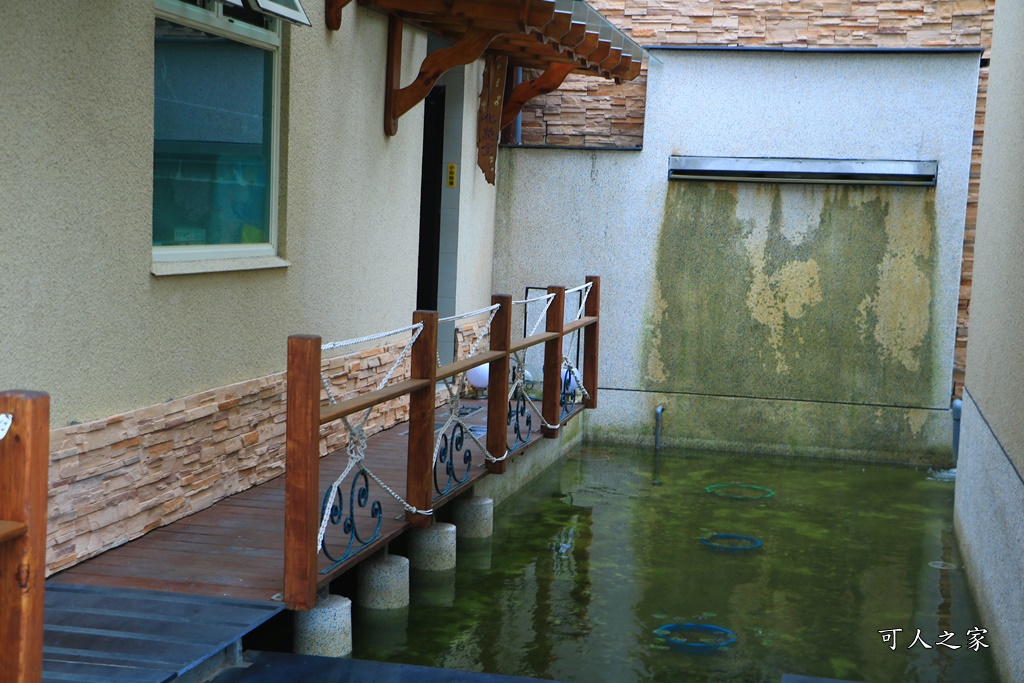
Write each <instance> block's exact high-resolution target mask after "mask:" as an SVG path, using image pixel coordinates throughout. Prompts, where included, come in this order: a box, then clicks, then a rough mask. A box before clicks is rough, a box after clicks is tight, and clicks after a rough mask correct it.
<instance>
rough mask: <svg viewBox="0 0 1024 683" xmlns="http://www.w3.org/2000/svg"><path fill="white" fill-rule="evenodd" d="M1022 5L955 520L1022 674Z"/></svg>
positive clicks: (996, 45)
mask: <svg viewBox="0 0 1024 683" xmlns="http://www.w3.org/2000/svg"><path fill="white" fill-rule="evenodd" d="M1022 35H1024V6H1022V5H1021V4H1020V3H1010V2H1002V3H1000V4H999V6H998V8H997V9H996V22H995V32H994V35H993V45H992V54H993V62H992V74H991V78H990V81H989V84H990V92H989V97H988V112H987V115H986V138H987V140H986V143H987V144H986V145H985V156H984V159H983V161H982V169H981V191H980V196H979V200H978V239H977V245H976V248H975V263H976V267H975V271H974V296H973V302H972V310H971V343H970V347H969V349H968V353H967V376H966V380H965V385H964V386H965V406H964V417H963V421H962V424H961V430H962V431H961V441H960V459H959V463H958V471H957V485H956V525H957V531H958V534H959V539H960V544H961V547H962V548H963V549H964V554H965V555H966V557H967V560H968V564H967V568H968V572H969V575H970V578H971V580H972V587H973V589H974V591H975V595H976V597H977V600H978V603H979V607H980V608H981V613H982V616H983V617H984V619H985V624H984V625H985V627H986V628H988V629H989V630H990V631H992V632H993V635H994V642H993V647H992V652H993V656H994V657H995V658H996V661H997V662H998V663H999V665H1000V668H1001V672H1002V674H1003V676H1004V680H1007V681H1018V680H1022V679H1024V654H1022V652H1021V649H1020V647H1018V644H1019V643H1020V642H1021V640H1022V638H1024V620H1022V618H1021V615H1022V614H1024V604H1022V599H1024V598H1022V593H1021V581H1020V577H1021V576H1022V575H1024V563H1022V560H1021V558H1022V557H1024V534H1022V533H1021V529H1024V513H1022V511H1024V477H1022V473H1024V423H1022V421H1021V415H1022V414H1024V379H1022V373H1024V353H1022V350H1021V348H1022V347H1021V343H1020V340H1021V337H1022V336H1024V312H1022V309H1021V306H1020V302H1021V299H1022V297H1024V269H1022V268H1021V264H1022V263H1024V189H1022V186H1021V182H1020V180H1021V173H1022V170H1024V163H1022V162H1021V159H1022V158H1024V132H1022V131H1024V127H1022V124H1024V114H1022V110H1021V102H1024V82H1022V80H1021V78H1020V74H1021V73H1022V69H1024V46H1022V44H1021V40H1020V38H1021V36H1022Z"/></svg>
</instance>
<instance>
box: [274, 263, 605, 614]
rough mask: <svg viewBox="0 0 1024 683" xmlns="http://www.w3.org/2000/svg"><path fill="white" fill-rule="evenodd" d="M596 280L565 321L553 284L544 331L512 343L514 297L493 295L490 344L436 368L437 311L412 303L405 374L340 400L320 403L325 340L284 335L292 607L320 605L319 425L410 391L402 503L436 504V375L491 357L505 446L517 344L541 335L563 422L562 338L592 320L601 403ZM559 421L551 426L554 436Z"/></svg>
mask: <svg viewBox="0 0 1024 683" xmlns="http://www.w3.org/2000/svg"><path fill="white" fill-rule="evenodd" d="M587 282H591V283H592V284H591V290H590V295H589V297H588V299H587V304H586V311H585V313H586V315H585V316H584V317H583V318H581V319H580V320H577V321H574V322H572V323H569V324H566V323H565V320H564V312H565V287H558V286H553V287H549V288H548V292H549V293H553V294H554V295H555V297H554V299H553V301H552V303H551V306H550V307H549V308H548V312H547V319H546V320H547V322H546V328H547V331H546V332H543V333H541V334H536V335H533V336H531V337H529V338H526V339H522V340H519V341H517V342H515V343H513V342H512V338H511V336H512V297H510V296H508V295H504V294H496V295H494V296H493V297H492V299H491V303H492V304H499V305H500V307H499V309H498V311H497V312H496V314H495V316H494V320H493V321H492V323H491V331H490V350H489V351H485V352H482V353H478V354H476V355H475V356H472V357H470V358H465V359H462V360H456V361H454V362H452V363H449V364H447V365H444V366H442V367H440V368H439V367H437V312H435V311H416V312H415V313H414V314H413V323H414V324H416V323H422V325H423V330H422V331H421V332H420V335H419V337H418V338H417V340H416V341H415V343H414V344H413V346H412V350H411V367H410V373H409V379H406V380H404V381H401V382H396V383H395V384H393V385H390V386H385V387H384V388H381V389H378V390H374V391H368V392H365V393H363V394H359V395H358V396H355V397H353V398H349V399H346V400H344V401H340V402H338V403H336V404H334V405H331V406H327V407H323V408H321V405H320V387H321V383H320V371H321V345H322V340H321V338H320V337H318V336H315V335H293V336H291V337H289V338H288V406H287V415H286V418H287V423H286V424H287V436H286V452H285V457H286V461H285V557H284V561H285V565H284V567H285V577H284V600H285V604H286V605H287V606H288V608H289V609H292V610H306V609H311V608H312V607H313V606H314V605H315V604H316V592H317V587H318V584H319V581H320V577H319V574H318V550H317V545H318V533H319V528H320V522H321V519H320V505H321V500H322V492H321V490H320V450H319V443H320V427H321V426H322V425H325V424H327V423H329V422H333V421H334V420H338V419H340V418H342V417H346V416H348V415H351V414H353V413H357V412H359V411H364V410H366V409H368V408H371V407H373V406H376V405H378V404H381V403H384V402H386V401H391V400H394V399H396V398H400V397H401V396H404V395H406V394H408V395H409V445H408V455H407V465H406V474H407V481H406V491H405V496H404V497H405V500H406V502H407V503H408V504H409V505H411V506H413V507H415V508H417V509H419V510H429V509H430V508H431V505H432V490H431V486H432V481H433V464H434V463H433V453H434V406H435V388H436V383H437V382H438V381H439V380H442V379H447V378H450V377H454V376H455V375H457V374H459V373H462V372H466V371H468V370H470V369H472V368H475V367H477V366H480V365H483V364H485V363H489V364H490V366H489V368H488V388H487V393H488V400H487V441H486V446H487V450H488V451H489V452H491V453H494V454H503V453H505V452H506V437H507V433H508V392H509V371H510V356H511V354H512V353H513V352H515V351H519V350H522V349H526V348H529V347H531V346H534V345H537V344H541V343H543V344H544V345H545V347H544V352H545V356H544V395H543V405H542V410H543V411H544V420H545V421H546V422H547V423H548V424H550V425H559V424H561V421H562V416H561V415H560V403H559V393H560V389H561V384H562V379H561V377H562V373H561V368H562V337H563V336H564V335H566V334H570V333H571V332H573V331H575V330H577V329H582V328H584V327H586V328H587V334H586V335H585V337H584V367H585V368H586V374H585V375H584V377H583V384H584V388H585V389H586V391H587V393H588V394H589V397H588V398H587V399H586V400H585V402H584V407H586V408H594V407H596V406H597V360H598V352H599V348H598V324H599V317H600V278H598V277H596V276H590V277H587ZM556 435H557V430H556V429H547V430H546V431H545V436H547V437H549V438H553V437H554V436H556ZM506 463H507V460H500V461H497V462H489V463H488V469H489V470H490V472H492V473H495V474H500V473H503V472H504V471H505V468H506ZM406 521H407V522H408V523H409V524H410V525H411V526H416V527H424V526H428V525H429V524H430V522H431V520H430V518H429V517H427V516H423V515H417V514H412V513H407V514H406Z"/></svg>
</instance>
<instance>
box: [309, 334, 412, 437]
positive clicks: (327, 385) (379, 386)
mask: <svg viewBox="0 0 1024 683" xmlns="http://www.w3.org/2000/svg"><path fill="white" fill-rule="evenodd" d="M409 330H412V331H413V332H412V335H410V336H409V339H408V340H406V342H405V348H403V349H402V352H401V353H399V354H398V358H397V359H396V360H395V362H394V363H393V364H392V365H391V369H390V370H388V371H387V374H385V375H384V379H382V380H381V381H380V382H379V383H378V384H377V389H378V390H380V389H383V388H384V387H385V386H387V383H388V381H389V380H390V379H391V377H392V375H394V374H395V371H396V370H397V369H398V367H399V366H400V365H401V364H402V361H404V360H405V357H406V356H407V355H409V350H410V349H411V348H412V345H413V344H415V343H416V340H417V339H419V337H420V333H422V332H423V323H416V324H415V325H409V326H408V327H403V328H402V329H400V330H392V331H391V332H384V333H381V334H378V335H371V337H362V338H360V339H350V340H349V341H344V342H333V343H332V344H325V345H324V346H322V347H321V348H320V350H321V351H323V350H324V349H325V348H326V347H328V346H330V347H331V348H333V349H336V348H340V347H341V346H350V345H352V344H359V343H361V342H366V341H372V340H373V339H383V338H384V337H391V336H394V335H396V334H401V333H402V332H408V331H409ZM343 374H345V372H339V373H338V374H336V375H331V376H330V378H328V377H327V376H326V375H325V374H324V373H323V371H321V372H320V383H321V384H323V386H324V391H326V392H327V400H328V401H330V403H331V405H334V404H336V403H337V402H338V400H337V399H336V398H335V397H334V393H333V392H332V391H331V384H330V382H329V381H328V379H334V378H335V377H339V376H341V375H343ZM371 410H373V407H372V406H371V407H370V408H367V409H366V415H365V416H364V417H363V422H364V423H365V422H366V418H367V417H369V416H370V411H371Z"/></svg>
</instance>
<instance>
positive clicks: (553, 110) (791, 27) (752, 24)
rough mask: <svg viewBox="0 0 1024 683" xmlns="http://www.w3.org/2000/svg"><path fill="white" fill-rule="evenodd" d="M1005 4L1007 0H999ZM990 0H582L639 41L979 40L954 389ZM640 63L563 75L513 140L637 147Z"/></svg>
mask: <svg viewBox="0 0 1024 683" xmlns="http://www.w3.org/2000/svg"><path fill="white" fill-rule="evenodd" d="M1003 1H1008V0H1003ZM995 2H996V0H590V3H591V5H592V6H594V7H595V8H596V9H597V10H599V11H600V12H601V13H602V14H603V15H605V16H606V17H608V19H609V20H611V21H612V23H614V24H615V25H616V26H618V27H619V28H620V29H622V30H623V31H624V32H625V33H627V34H629V35H631V37H632V38H633V39H634V40H636V41H637V42H638V43H640V44H641V45H645V46H671V45H691V46H696V45H735V46H778V47H830V48H831V47H852V48H863V49H868V50H870V49H872V48H945V47H983V48H985V50H986V52H985V55H984V58H985V60H986V61H985V62H984V64H985V65H986V66H983V67H982V69H981V70H980V73H979V79H978V103H977V112H978V114H977V120H976V125H975V135H974V148H973V156H972V164H971V184H970V189H969V190H968V200H967V220H966V224H965V234H964V258H963V266H962V276H961V287H960V302H959V312H958V322H957V335H956V351H955V353H956V358H955V365H954V371H953V386H952V390H953V395H954V396H957V397H959V396H960V395H961V392H962V389H963V379H964V367H965V362H966V357H967V330H968V318H969V310H970V300H971V277H972V272H973V264H974V230H975V224H976V220H977V212H978V209H977V207H978V179H979V176H980V170H981V146H982V139H983V136H984V118H985V96H986V93H987V87H988V68H987V63H988V62H987V59H988V56H989V54H988V51H989V49H990V48H991V45H992V20H993V13H994V12H995ZM646 76H647V74H646V68H645V70H644V72H643V73H641V75H640V76H639V77H637V79H636V80H635V81H633V82H631V83H623V84H621V85H615V84H614V83H611V82H610V81H607V80H605V79H600V78H596V77H589V76H575V75H574V76H570V77H569V78H567V79H566V82H565V83H564V84H563V85H562V87H561V88H559V89H558V90H556V91H555V92H553V93H550V94H548V95H545V96H543V97H538V98H536V99H535V100H533V101H532V102H530V103H529V104H528V105H527V106H526V108H524V109H523V118H522V143H523V144H525V145H554V146H561V147H573V146H581V147H594V148H631V147H640V146H641V145H642V144H643V121H644V104H645V98H646V93H647V83H646Z"/></svg>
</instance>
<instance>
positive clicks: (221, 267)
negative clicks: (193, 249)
mask: <svg viewBox="0 0 1024 683" xmlns="http://www.w3.org/2000/svg"><path fill="white" fill-rule="evenodd" d="M290 265H291V262H290V261H285V260H284V259H283V258H280V257H278V256H250V257H245V258H218V259H199V260H193V261H153V264H152V266H151V267H150V271H149V272H151V273H152V274H153V275H156V276H157V277H163V276H165V275H197V274H200V273H226V272H231V271H236V270H266V269H269V268H287V267H288V266H290Z"/></svg>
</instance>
